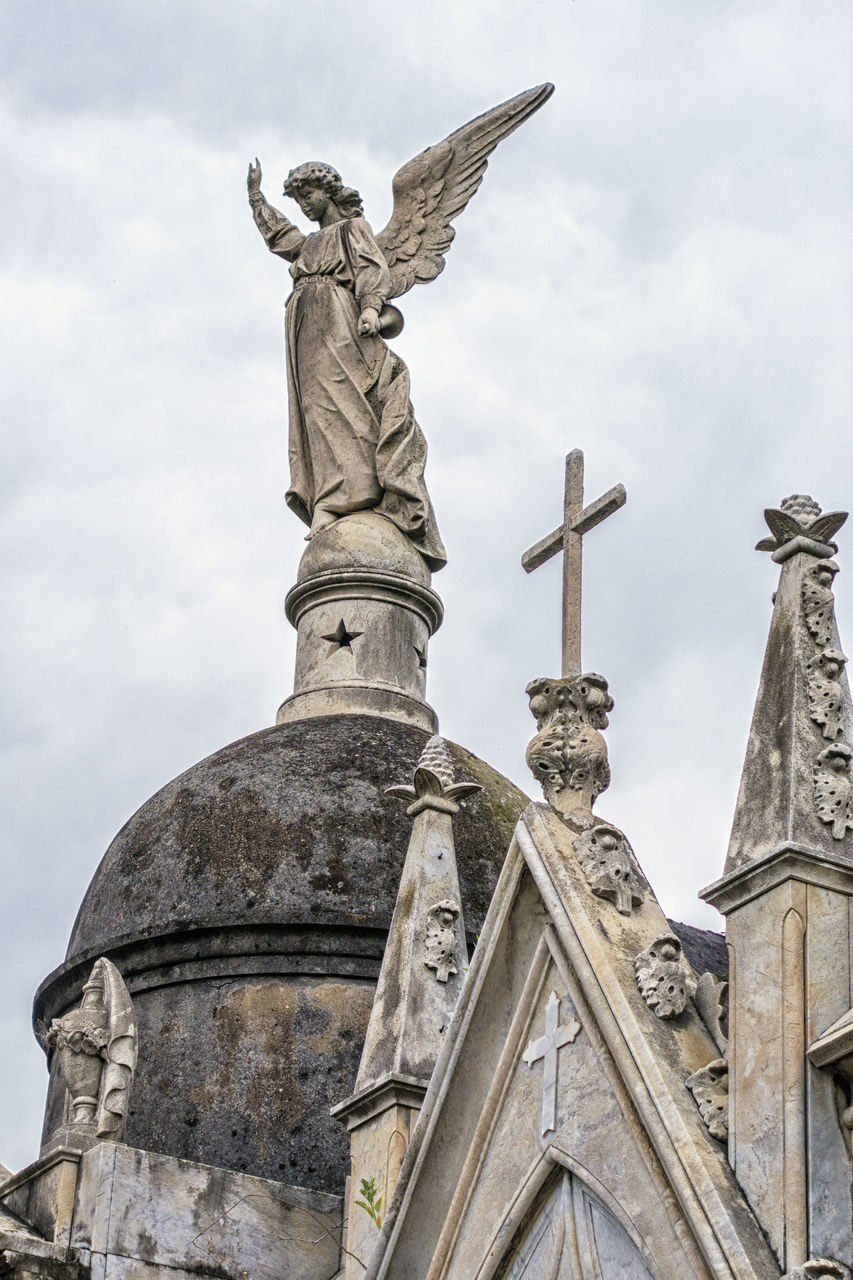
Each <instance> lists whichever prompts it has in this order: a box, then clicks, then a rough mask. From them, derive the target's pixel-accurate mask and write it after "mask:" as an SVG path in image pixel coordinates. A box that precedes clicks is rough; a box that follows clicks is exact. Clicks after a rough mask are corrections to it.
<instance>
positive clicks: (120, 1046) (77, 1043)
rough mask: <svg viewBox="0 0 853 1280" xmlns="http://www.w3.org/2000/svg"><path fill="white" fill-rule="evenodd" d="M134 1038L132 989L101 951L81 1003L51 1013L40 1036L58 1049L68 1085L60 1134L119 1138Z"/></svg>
mask: <svg viewBox="0 0 853 1280" xmlns="http://www.w3.org/2000/svg"><path fill="white" fill-rule="evenodd" d="M136 1041H137V1037H136V1026H135V1023H134V1020H133V1005H132V1003H131V999H130V994H129V992H128V990H127V987H126V986H125V984H124V981H123V980H122V977H121V974H120V973H119V971H118V969H117V968H116V967H115V965H114V964H113V963H112V962H111V961H110V960H107V959H106V957H104V956H101V958H100V959H99V960H96V961H95V964H94V967H93V969H92V972H91V974H90V976H89V980H88V982H87V983H86V984H85V986H84V987H83V998H82V1000H81V1002H80V1004H79V1006H78V1007H77V1008H76V1009H71V1010H69V1012H68V1013H66V1014H64V1015H63V1017H61V1018H54V1019H53V1021H52V1022H51V1024H50V1027H49V1029H48V1031H47V1034H46V1035H45V1037H44V1044H45V1047H46V1048H47V1049H48V1050H52V1051H55V1052H56V1053H57V1054H58V1060H59V1070H60V1073H61V1075H62V1079H63V1081H64V1083H65V1087H66V1089H67V1090H68V1101H67V1104H66V1117H67V1118H66V1121H65V1124H64V1125H63V1126H61V1128H60V1130H59V1131H58V1132H59V1134H60V1135H61V1136H62V1137H63V1138H64V1139H66V1140H70V1141H75V1140H80V1141H84V1142H87V1143H89V1144H91V1142H93V1141H94V1140H96V1139H97V1138H112V1139H113V1140H114V1141H121V1138H122V1135H123V1133H124V1126H125V1122H126V1119H127V1108H128V1103H129V1099H130V1086H131V1083H132V1080H133V1072H134V1070H135V1067H136ZM55 1137H56V1135H54V1138H55Z"/></svg>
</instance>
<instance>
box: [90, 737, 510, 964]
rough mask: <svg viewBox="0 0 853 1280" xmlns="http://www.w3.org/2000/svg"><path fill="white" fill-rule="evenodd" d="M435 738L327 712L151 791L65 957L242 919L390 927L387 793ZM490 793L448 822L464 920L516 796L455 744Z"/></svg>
mask: <svg viewBox="0 0 853 1280" xmlns="http://www.w3.org/2000/svg"><path fill="white" fill-rule="evenodd" d="M428 737H429V735H428V734H427V733H426V732H425V731H423V730H418V729H412V728H410V727H409V726H407V725H404V724H399V723H397V722H395V721H391V720H388V719H380V718H374V717H368V716H323V717H317V718H315V719H311V720H301V721H297V722H295V723H293V724H289V725H280V726H276V727H274V728H271V729H265V730H263V731H262V732H260V733H256V734H252V735H251V737H248V738H243V739H242V740H240V741H239V742H235V743H232V744H231V745H230V746H228V747H225V748H224V749H223V750H222V751H217V752H216V753H215V754H214V755H211V756H208V757H207V759H205V760H202V761H201V763H200V764H197V765H195V766H193V768H191V769H188V770H187V772H186V773H183V774H181V775H180V776H179V777H178V778H176V779H175V780H174V781H173V782H170V783H169V784H168V785H167V786H165V787H164V788H163V789H162V790H161V791H159V792H157V794H156V795H154V796H153V797H152V798H151V799H150V800H148V801H147V802H146V803H145V804H144V805H142V807H141V808H140V809H138V810H137V812H136V813H135V814H134V815H133V817H132V818H131V819H130V821H129V822H127V823H126V824H125V826H124V827H123V828H122V829H121V831H120V832H119V833H118V835H117V836H116V838H115V839H114V840H113V842H112V844H111V845H110V847H109V849H108V850H107V853H106V854H105V856H104V858H103V861H102V862H101V864H100V866H99V867H98V870H97V871H96V872H95V876H94V878H93V880H92V883H91V885H90V886H89V889H88V891H87V893H86V896H85V898H84V900H83V904H82V906H81V908H80V911H79V914H78V916H77V921H76V923H75V925H74V929H73V931H72V934H71V940H70V942H69V945H68V952H67V958H68V959H69V960H70V959H71V958H72V957H75V956H77V955H79V954H81V953H86V954H89V953H91V954H93V955H94V954H95V953H96V952H97V953H98V954H100V950H102V949H103V948H104V947H105V946H109V945H112V944H113V942H114V940H115V939H117V938H120V937H123V936H126V935H137V936H138V935H140V934H145V933H148V932H149V931H150V932H153V933H165V932H167V931H170V930H172V929H175V928H177V929H181V930H184V929H187V928H199V927H204V926H210V925H213V926H215V927H219V928H221V927H222V926H223V925H229V924H232V923H239V924H241V925H243V926H246V925H251V924H253V923H256V922H257V923H271V922H275V923H277V924H283V923H300V924H313V923H319V922H322V923H324V924H335V925H357V926H361V927H365V926H366V927H373V928H379V929H387V927H388V924H389V923H390V919H391V913H392V911H393V909H394V901H395V898H396V894H397V886H398V884H399V879H400V870H401V867H402V862H403V857H404V855H405V852H406V847H407V844H408V839H409V833H410V831H411V819H410V818H407V817H406V809H405V805H404V804H403V803H401V801H400V800H399V799H396V798H394V797H393V796H387V795H385V788H386V787H389V786H391V785H392V784H394V783H397V782H408V781H411V774H412V771H413V769H414V767H415V764H416V763H417V759H418V756H419V755H420V753H421V751H422V750H423V746H424V744H425V743H426V741H427V740H428ZM451 751H452V753H453V756H454V760H455V762H456V764H457V767H458V776H459V778H460V779H463V778H464V779H466V780H467V779H472V780H473V781H475V782H479V783H481V784H482V785H483V787H484V790H483V791H482V792H480V793H479V794H478V795H476V796H474V797H472V799H471V800H469V801H467V802H466V803H465V804H464V805H463V807H462V809H461V811H460V813H459V816H458V817H457V818H456V820H455V822H454V835H455V840H456V849H457V857H458V860H459V865H460V874H461V877H462V882H463V894H464V896H465V899H466V901H465V904H464V905H465V913H466V919H470V921H471V925H470V927H471V929H472V930H476V929H477V928H479V924H480V923H481V922H482V920H483V917H484V916H485V913H486V909H487V908H488V905H489V901H490V899H491V894H492V890H493V888H494V882H495V876H496V872H497V870H498V869H499V868H500V865H501V863H502V862H503V858H504V856H505V854H506V850H507V849H508V848H509V842H510V840H511V838H512V832H513V828H514V825H515V821H516V818H517V816H518V813H519V812H520V809H521V807H522V806H523V804H524V803H525V798H524V796H523V795H522V793H521V792H520V791H519V790H518V789H517V788H516V787H514V786H513V785H512V783H510V782H509V781H508V780H507V779H506V778H503V777H501V775H500V774H498V773H496V772H495V771H494V770H493V769H491V768H489V766H488V765H486V764H484V763H483V761H482V760H479V759H477V757H476V756H473V755H471V754H470V753H469V752H467V751H465V750H463V749H462V748H461V747H457V746H453V745H452V744H451Z"/></svg>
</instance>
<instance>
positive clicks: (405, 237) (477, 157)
mask: <svg viewBox="0 0 853 1280" xmlns="http://www.w3.org/2000/svg"><path fill="white" fill-rule="evenodd" d="M553 92H554V86H553V85H552V84H541V85H538V86H537V87H536V88H535V89H528V90H527V92H526V93H520V94H519V95H518V97H516V98H510V100H509V102H503V103H501V105H500V106H499V107H493V108H492V110H491V111H487V112H485V114H484V115H481V116H478V117H477V118H476V120H471V121H470V122H469V123H468V124H465V125H463V126H462V128H461V129H457V130H456V132H455V133H451V135H450V137H448V138H445V139H444V141H443V142H439V143H438V145H437V146H434V147H427V149H426V151H422V152H421V154H420V155H419V156H415V158H414V159H413V160H410V161H409V162H408V164H404V165H403V167H402V169H400V170H399V172H398V173H397V175H396V177H395V178H394V183H393V191H394V209H393V212H392V214H391V221H390V222H389V223H388V225H387V227H385V229H384V230H383V231H380V233H379V235H378V236H377V237H376V242H377V244H378V245H379V247H380V249H381V250H382V252H383V253H384V254H385V260H386V262H387V263H388V266H389V269H390V271H391V282H392V283H391V292H390V293H389V295H388V296H389V298H396V297H398V296H399V295H400V294H401V293H406V292H407V290H409V289H411V287H412V285H413V284H419V283H420V284H423V283H426V282H427V281H429V280H434V279H435V277H436V276H437V275H438V274H439V272H441V271H443V270H444V255H445V253H446V252H447V250H448V249H449V248H450V243H451V241H452V239H453V237H454V235H455V232H454V230H453V227H452V226H451V225H450V224H451V222H452V221H453V219H454V218H456V217H458V215H459V214H460V213H461V212H462V210H463V209H464V208H465V206H466V204H467V203H468V201H469V200H470V199H471V197H472V195H473V194H474V192H475V191H476V190H477V188H478V187H479V185H480V183H481V182H482V181H483V174H484V173H485V172H486V165H487V164H488V160H489V156H490V155H491V154H492V152H493V151H494V149H495V147H496V146H497V145H498V143H499V142H500V141H501V140H502V139H503V138H505V137H506V136H507V134H509V133H512V131H513V129H517V128H518V126H519V125H520V124H522V123H523V122H524V121H525V120H526V119H527V117H528V116H530V115H532V114H533V112H534V111H538V110H539V108H540V107H541V106H542V104H543V103H544V102H547V100H548V99H549V98H550V96H551V94H552V93H553Z"/></svg>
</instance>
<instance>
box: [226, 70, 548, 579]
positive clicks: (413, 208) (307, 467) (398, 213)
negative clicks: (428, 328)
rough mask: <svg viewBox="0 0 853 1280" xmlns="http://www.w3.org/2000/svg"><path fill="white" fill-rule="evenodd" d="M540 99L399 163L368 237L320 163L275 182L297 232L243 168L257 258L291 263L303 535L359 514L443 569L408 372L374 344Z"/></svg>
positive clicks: (533, 93) (440, 260)
mask: <svg viewBox="0 0 853 1280" xmlns="http://www.w3.org/2000/svg"><path fill="white" fill-rule="evenodd" d="M552 92H553V85H550V84H545V85H540V86H539V87H538V88H536V89H530V90H528V91H527V92H526V93H522V94H519V95H518V97H517V98H512V99H511V100H510V101H509V102H505V103H503V105H502V106H499V107H495V108H494V109H493V110H492V111H487V112H486V113H485V115H482V116H478V117H477V119H476V120H472V121H471V122H470V124H466V125H463V127H462V128H461V129H457V130H456V132H455V133H451V135H450V137H448V138H445V140H444V142H440V143H439V144H438V145H437V146H434V147H428V148H427V150H426V151H423V152H421V154H420V155H419V156H415V158H414V159H413V160H410V161H409V162H408V164H405V165H403V167H402V169H400V170H399V172H398V173H397V176H396V177H395V178H394V182H393V194H394V208H393V212H392V214H391V220H390V222H389V223H388V225H387V227H385V229H384V230H383V231H381V232H380V233H379V235H377V236H374V234H373V232H372V231H371V229H370V227H369V225H368V223H367V222H366V221H365V219H364V216H363V206H362V201H361V196H360V195H359V194H358V192H357V191H355V190H353V188H352V187H345V186H344V184H343V180H342V179H341V176H340V174H339V173H338V172H337V170H336V169H333V168H332V166H331V165H329V164H322V163H319V162H309V163H308V164H301V165H299V166H298V167H297V168H295V169H292V170H291V171H290V173H289V174H288V175H287V179H286V180H285V183H284V194H285V195H287V196H292V197H293V199H294V200H295V201H296V203H297V204H298V205H299V207H300V209H301V210H302V212H303V213H304V214H305V216H306V217H307V218H310V219H311V221H312V222H317V223H319V230H317V231H314V232H313V233H311V234H310V235H303V233H302V232H301V231H300V230H299V229H298V228H297V227H295V226H294V225H293V223H292V222H290V221H289V219H288V218H286V217H285V216H284V214H282V213H279V211H278V210H277V209H274V208H273V207H272V205H270V204H268V203H267V200H266V199H265V197H264V196H263V195H262V193H261V166H260V163H259V162H258V161H257V160H255V162H254V164H251V165H250V166H249V179H248V185H249V203H250V204H251V206H252V213H253V215H254V218H255V222H256V223H257V226H258V230H259V231H260V233H261V235H262V236H263V237H264V240H265V241H266V243H267V247H268V248H269V250H270V251H271V252H272V253H274V254H277V255H278V257H280V258H286V259H287V260H288V261H289V262H290V263H291V267H290V274H291V275H292V277H293V292H292V293H291V295H290V297H289V298H288V301H287V309H286V319H285V329H286V342H287V385H288V398H289V402H290V488H289V490H288V492H287V503H288V506H289V507H290V508H291V509H292V510H293V511H295V512H296V514H297V515H298V516H299V517H300V518H301V519H302V520H304V521H305V523H306V524H307V525H309V526H310V528H309V532H308V534H307V537H308V538H313V537H314V535H315V534H317V533H319V532H320V530H321V529H325V528H326V527H327V526H329V525H331V524H332V523H333V522H334V521H335V520H337V519H339V518H340V517H341V516H345V515H349V514H350V513H351V512H353V511H362V510H365V509H366V508H372V509H373V510H375V511H378V512H379V513H380V514H382V515H383V516H386V517H387V518H388V519H389V520H391V521H392V522H393V523H394V524H395V525H396V526H397V527H398V528H399V529H401V530H402V532H403V533H404V534H405V535H406V536H407V537H409V538H410V539H411V540H412V542H413V543H414V545H415V546H416V547H417V548H418V550H419V551H420V552H421V554H422V555H423V557H424V559H425V560H426V562H427V564H428V565H429V567H430V568H431V569H440V568H441V567H442V565H444V564H445V562H446V554H445V550H444V546H443V544H442V541H441V537H440V535H439V532H438V527H437V525H436V522H435V515H434V513H433V509H432V504H431V502H430V499H429V495H428V493H427V490H426V485H425V482H424V467H425V464H426V452H427V451H426V441H425V440H424V437H423V433H422V432H421V429H420V427H419V426H418V424H417V422H416V421H415V415H414V410H413V409H412V403H411V400H410V398H409V373H408V370H407V368H406V366H405V364H404V363H403V361H402V360H401V359H400V357H399V356H397V355H395V354H394V352H393V351H391V350H390V349H389V348H388V347H387V346H386V344H385V338H386V337H394V336H396V334H398V333H399V332H400V330H401V329H402V327H403V325H402V319H403V318H402V316H401V315H400V312H399V311H398V310H397V308H396V307H392V306H389V299H391V298H397V297H399V296H400V294H402V293H406V292H407V290H409V289H411V287H412V285H413V284H417V283H419V282H420V283H424V282H428V281H430V280H434V279H435V277H436V276H437V275H438V274H439V272H440V271H442V270H443V268H444V255H445V253H446V252H447V250H448V249H449V248H450V242H451V240H452V239H453V236H454V230H453V228H452V226H451V223H452V222H453V220H454V218H456V217H457V216H458V215H459V214H460V213H461V212H462V210H463V209H464V208H465V206H466V205H467V203H468V201H469V200H470V199H471V197H472V195H473V194H474V192H475V191H476V190H477V188H478V187H479V185H480V183H481V182H482V180H483V174H484V173H485V170H486V164H487V162H488V158H489V156H490V155H491V153H492V152H493V151H494V149H495V147H496V146H497V145H498V143H499V142H500V141H501V139H502V138H505V137H506V136H507V134H509V133H511V132H512V131H513V129H517V128H518V126H519V125H520V124H521V123H522V122H523V121H524V120H526V119H527V117H528V116H529V115H531V114H532V113H533V112H534V111H536V110H537V109H538V108H539V107H541V106H542V104H543V103H544V102H545V101H546V100H547V99H548V98H549V97H550V96H551V94H552Z"/></svg>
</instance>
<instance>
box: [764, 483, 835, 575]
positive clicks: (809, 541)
mask: <svg viewBox="0 0 853 1280" xmlns="http://www.w3.org/2000/svg"><path fill="white" fill-rule="evenodd" d="M764 519H765V520H766V521H767V527H768V528H769V530H770V532H771V533H772V534H773V537H772V538H762V539H761V541H760V542H757V543H756V544H755V549H756V551H770V552H771V553H772V556H773V559H774V560H775V561H776V563H777V564H782V563H783V562H784V561H785V560H788V559H789V558H790V557H791V556H793V555H796V554H797V552H799V551H806V552H808V553H809V554H810V555H813V556H820V557H826V556H831V555H832V554H833V552H835V551H837V550H838V546H837V545H836V543H834V542H833V541H832V538H833V535H834V534H836V533H837V532H838V530H839V529H840V528H841V526H842V525H843V524H844V521H845V520H846V519H847V512H846V511H827V512H826V513H825V514H824V515H821V510H820V507H819V506H818V504H817V503H816V502H815V500H814V498H811V497H809V495H808V494H805V493H794V494H791V496H790V497H789V498H783V499H782V503H781V505H780V506H779V507H768V508H767V510H766V511H765V512H764Z"/></svg>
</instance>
